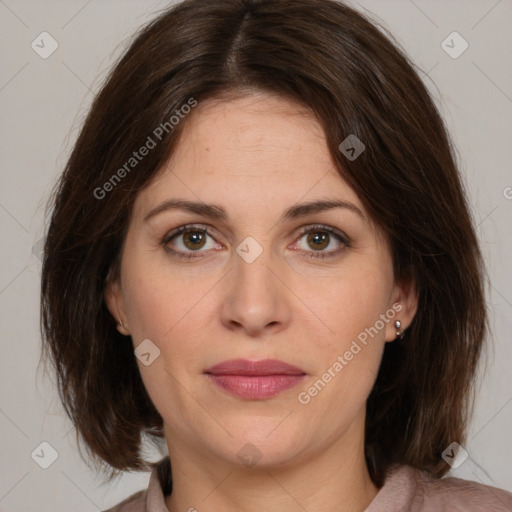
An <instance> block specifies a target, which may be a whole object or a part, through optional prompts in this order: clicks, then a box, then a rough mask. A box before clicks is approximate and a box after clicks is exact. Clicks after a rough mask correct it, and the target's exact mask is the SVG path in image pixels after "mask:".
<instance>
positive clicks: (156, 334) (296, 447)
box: [42, 0, 512, 512]
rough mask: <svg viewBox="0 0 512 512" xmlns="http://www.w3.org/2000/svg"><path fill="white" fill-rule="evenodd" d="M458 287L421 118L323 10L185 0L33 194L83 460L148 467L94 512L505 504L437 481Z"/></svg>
mask: <svg viewBox="0 0 512 512" xmlns="http://www.w3.org/2000/svg"><path fill="white" fill-rule="evenodd" d="M482 275H483V269H482V261H481V256H480V252H479V249H478V244H477V240H476V236H475V232H474V228H473V226H472V223H471V218H470V214H469V211H468V205H467V200H466V198H465V195H464V193H463V190H462V186H461V182H460V177H459V174H458V171H457V168H456V164H455V161H454V157H453V154H452V150H451V146H450V142H449V138H448V135H447V133H446V130H445V128H444V125H443V122H442V120H441V118H440V116H439V114H438V112H437V110H436V108H435V106H434V104H433V102H432V100H431V98H430V96H429V94H428V93H427V91H426V89H425V87H424V85H423V84H422V82H421V80H420V79H419V77H418V76H417V74H416V73H415V71H414V70H413V68H412V65H411V64H410V63H409V62H408V60H407V58H406V57H405V56H404V55H403V53H402V52H401V51H400V50H399V49H398V48H397V47H396V46H395V45H394V44H393V43H391V42H390V40H389V39H388V38H386V37H385V36H384V35H383V34H382V33H381V32H380V31H379V30H378V29H377V28H376V27H375V26H373V25H372V24H371V23H370V22H368V21H367V20H366V19H365V18H364V17H363V16H361V15H360V14H358V13H357V12H355V11H354V10H352V9H351V8H349V7H347V6H345V5H343V4H341V3H336V2H332V1H329V0H297V1H294V2H286V1H284V0H283V1H281V0H278V1H276V0H260V1H258V0H218V1H217V0H216V1H213V2H203V1H201V0H185V1H184V2H182V3H180V4H178V5H176V6H174V7H172V8H171V9H169V10H168V11H167V12H165V13H163V14H162V15H161V16H160V17H159V18H158V19H156V20H154V21H153V22H152V23H151V24H149V25H148V26H147V27H146V28H145V29H144V30H143V31H142V32H141V33H140V34H139V36H138V37H137V38H136V40H135V41H134V42H133V44H132V45H131V47H130V48H129V49H128V51H127V52H126V54H125V55H124V56H123V57H122V58H121V60H120V61H119V63H118V64H117V65H116V67H115V68H114V70H113V71H112V73H111V75H110V76H109V77H108V79H107V81H106V83H105V85H104V87H103V88H102V90H101V92H100V93H99V95H98V96H97V98H96V100H95V102H94V104H93V106H92V108H91V111H90V113H89V116H88V118H87V120H86V122H85V124H84V127H83V129H82V132H81V134H80V136H79V138H78V140H77V143H76V145H75V148H74V150H73V153H72V155H71V157H70V159H69V162H68V164H67V167H66V170H65V172H64V173H63V175H62V178H61V180H60V183H59V186H58V188H57V190H56V193H55V197H54V199H53V212H52V219H51V223H50V226H49V230H48V236H47V240H46V247H45V257H44V266H43V279H42V305H43V315H42V328H43V334H44V339H45V349H46V355H47V358H48V359H49V360H51V361H52V362H53V364H54V365H55V369H56V372H57V376H58V379H59V389H60V393H61V397H62V401H63V404H64V406H65V408H66V411H67V413H68V414H69V416H70V418H71V419H72V421H73V423H74V425H75V426H76V428H77V431H78V432H79V434H80V435H81V437H82V439H83V441H84V442H85V444H86V446H87V448H88V450H89V453H90V454H91V456H92V457H94V458H95V459H96V460H98V461H101V462H102V463H104V464H105V466H106V467H108V468H111V469H112V473H111V474H112V475H113V474H115V472H116V471H122V470H147V469H151V470H152V475H151V478H150V483H149V487H148V489H147V490H146V491H143V492H142V491H141V492H139V493H137V494H135V495H133V496H131V497H129V498H128V499H127V500H126V501H125V502H123V503H121V504H119V505H118V506H117V507H114V508H113V509H111V510H112V511H123V512H127V511H132V510H133V511H135V510H136V511H147V512H164V511H172V512H173V511H177V510H189V511H193V510H199V511H218V510H222V511H230V510H247V511H253V510H254V511H256V510H257V511H260V510H265V511H272V510H280V511H288V510H293V511H295V510H310V511H312V510H336V511H348V510H351V511H353V510H360V511H362V510H368V511H371V512H375V511H381V510H386V511H388V510H422V511H427V510H436V511H439V510H482V511H483V510H485V511H490V510H492V511H502V510H510V509H511V507H512V495H510V494H509V493H507V492H505V491H503V490H499V489H496V488H492V487H486V486H484V485H481V484H477V483H475V482H465V481H462V480H458V479H453V478H450V479H442V480H441V479H440V477H442V476H444V475H445V474H446V473H447V471H448V470H449V469H450V466H451V465H453V464H451V462H452V460H455V459H456V458H459V460H460V457H463V456H464V450H463V449H462V448H460V447H461V445H463V444H464V440H465V430H466V425H467V421H468V418H469V413H470V409H471V396H472V395H471V393H472V389H473V387H472V385H473V379H474V375H475V370H476V368H477V364H478V360H479V355H480V353H481V350H482V343H483V339H484V335H485V330H486V315H485V306H484V298H483V286H482ZM143 434H144V435H146V436H149V438H150V439H153V440H158V439H161V438H164V439H165V442H166V445H167V448H168V451H169V454H170V456H169V457H166V458H164V459H163V460H161V461H159V462H158V463H151V462H149V461H147V460H145V459H144V457H143V454H142V451H141V449H142V443H141V436H142V435H143Z"/></svg>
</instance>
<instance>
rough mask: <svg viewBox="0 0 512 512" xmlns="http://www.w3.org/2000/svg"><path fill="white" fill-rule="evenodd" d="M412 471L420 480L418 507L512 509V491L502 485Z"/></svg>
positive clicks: (493, 511) (484, 510)
mask: <svg viewBox="0 0 512 512" xmlns="http://www.w3.org/2000/svg"><path fill="white" fill-rule="evenodd" d="M412 471H413V473H414V478H415V480H416V482H417V487H416V489H417V492H416V496H415V502H417V503H418V506H419V508H418V510H425V512H427V511H430V510H432V511H434V510H435V511H450V512H452V511H453V512H459V511H461V512H462V511H464V512H465V511H471V512H473V511H474V512H480V511H481V512H506V511H512V494H511V493H509V492H507V491H505V490H503V489H498V488H497V487H491V486H488V485H484V484H481V483H478V482H473V481H470V480H462V479H460V478H454V477H448V478H441V479H436V478H432V477H430V476H428V475H426V474H425V473H420V472H418V471H415V470H412ZM422 505H423V508H422V507H421V506H422Z"/></svg>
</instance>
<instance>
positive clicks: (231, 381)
mask: <svg viewBox="0 0 512 512" xmlns="http://www.w3.org/2000/svg"><path fill="white" fill-rule="evenodd" d="M204 373H205V374H206V375H207V376H208V378H209V380H210V381H211V382H212V383H213V384H215V385H216V386H218V387H220V388H221V389H223V390H224V391H226V392H228V393H230V394H231V395H234V396H237V397H239V398H243V399H246V400H264V399H267V398H271V397H273V396H276V395H277V394H279V393H281V392H282V391H285V390H287V389H290V388H292V387H294V386H296V385H297V384H299V382H301V381H302V380H303V379H304V377H305V376H306V372H304V371H303V370H301V369H300V368H298V367H296V366H293V365H291V364H288V363H285V362H283V361H279V360H276V359H263V360H261V361H249V360H247V359H231V360H229V361H224V362H222V363H219V364H217V365H215V366H212V367H211V368H208V369H207V370H205V372H204Z"/></svg>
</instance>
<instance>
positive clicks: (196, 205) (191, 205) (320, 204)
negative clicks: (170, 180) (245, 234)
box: [144, 199, 366, 222]
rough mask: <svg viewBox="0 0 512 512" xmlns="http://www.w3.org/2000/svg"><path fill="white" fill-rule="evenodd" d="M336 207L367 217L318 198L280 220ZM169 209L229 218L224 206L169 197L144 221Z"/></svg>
mask: <svg viewBox="0 0 512 512" xmlns="http://www.w3.org/2000/svg"><path fill="white" fill-rule="evenodd" d="M335 208H344V209H346V210H349V211H352V212H354V213H356V214H358V215H359V216H360V217H361V218H362V219H363V220H365V219H366V217H365V215H364V214H363V212H362V211H361V210H360V208H358V207H357V206H356V205H355V204H353V203H350V202H348V201H339V200H317V201H310V202H308V203H302V204H298V205H294V206H292V207H290V208H288V209H287V210H285V212H284V213H283V214H282V215H281V218H280V221H283V220H292V219H297V218H300V217H305V216H306V215H311V214H314V213H319V212H324V211H327V210H333V209H335ZM169 210H184V211H187V212H191V213H195V214H197V215H201V216H203V217H209V218H211V219H214V220H219V221H225V220H227V218H228V215H227V213H226V210H224V208H222V206H218V205H216V204H207V203H203V202H199V201H187V200H184V199H169V200H167V201H164V202H163V203H160V204H159V205H158V206H157V207H156V208H153V209H152V210H151V211H149V212H148V213H147V214H146V215H145V217H144V222H146V221H148V220H149V219H151V218H152V217H154V216H155V215H158V214H160V213H163V212H167V211H169Z"/></svg>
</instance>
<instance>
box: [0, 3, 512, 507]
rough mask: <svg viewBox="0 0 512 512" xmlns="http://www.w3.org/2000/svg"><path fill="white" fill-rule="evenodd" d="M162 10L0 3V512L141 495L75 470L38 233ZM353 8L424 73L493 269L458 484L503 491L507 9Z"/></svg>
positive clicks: (507, 444)
mask: <svg viewBox="0 0 512 512" xmlns="http://www.w3.org/2000/svg"><path fill="white" fill-rule="evenodd" d="M168 4H169V2H167V1H156V0H153V1H138V2H137V1H134V0H129V1H127V0H124V1H120V0H118V1H114V0H107V1H104V0H103V1H100V0H90V1H85V0H81V1H69V0H67V1H64V0H60V1H59V0H52V1H46V2H42V1H36V0H32V1H29V0H21V1H15V0H0V39H1V73H0V106H1V112H2V121H1V123H2V124H1V138H0V145H1V155H2V187H1V190H0V223H1V224H0V225H1V228H0V229H1V240H2V245H3V250H2V251H1V256H0V257H1V266H0V315H1V320H0V333H1V336H2V339H1V343H2V345H1V349H2V352H1V353H2V357H1V362H0V364H1V368H2V371H1V388H0V440H1V441H0V443H1V444H0V447H1V453H2V455H1V457H2V469H1V474H0V510H1V511H9V512H14V511H23V512H31V511H34V512H35V511H37V512H43V511H50V510H51V511H52V512H69V511H71V510H73V511H74V512H89V511H97V510H102V509H106V508H108V507H109V506H112V505H113V504H115V503H117V502H119V501H120V500H121V499H122V498H124V497H125V496H127V495H129V494H132V493H133V492H135V491H137V490H139V489H140V488H143V487H145V486H146V484H147V481H148V475H147V474H135V475H126V476H124V477H122V478H121V479H120V480H118V481H117V482H116V483H113V484H109V485H105V486H102V485H101V483H102V481H101V479H100V478H99V477H98V476H97V475H96V474H95V473H94V472H93V471H92V470H90V469H89V468H88V467H87V465H86V464H85V463H84V462H83V461H82V460H81V459H80V457H79V454H78V451H77V448H76V444H75V441H74V434H75V432H74V430H72V428H71V426H70V422H69V421H68V420H67V418H66V417H65V416H64V414H63V411H62V407H61V406H60V404H59V400H58V396H57V393H56V390H55V387H54V386H53V384H52V383H51V381H49V380H48V379H47V378H46V377H45V376H44V374H43V373H42V372H41V371H39V372H37V364H38V361H39V356H40V335H39V332H38V322H39V305H38V299H39V296H38V293H39V279H40V270H41V262H40V258H39V250H40V245H38V242H39V241H40V239H41V238H42V236H43V233H44V226H43V225H44V216H43V213H44V206H45V203H46V199H47V195H48V192H49V191H50V189H51V187H52V186H53V184H54V182H55V179H56V177H57V175H58V174H59V172H60V171H61V170H62V168H63V166H64V164H65V161H66V158H67V156H68V155H69V152H70V149H71V147H72V143H73V141H74V140H75V138H76V136H77V133H78V131H77V130H78V128H79V126H80V123H81V121H82V119H83V116H84V114H85V113H86V111H87V109H88V107H89V105H90V103H91V100H92V98H93V96H94V93H95V92H96V91H97V90H98V87H99V84H100V83H101V80H102V78H103V77H104V76H105V71H106V70H107V69H108V67H109V65H110V64H111V63H112V62H113V61H114V58H115V57H117V56H118V55H120V53H121V52H122V50H123V48H124V47H125V43H126V42H127V41H128V40H129V38H130V36H131V34H132V33H133V32H134V30H135V29H136V28H137V27H139V26H140V25H142V24H143V23H145V22H146V21H148V20H149V19H151V18H152V17H153V15H154V13H155V12H156V11H158V10H159V9H161V8H163V7H165V6H166V5H168ZM354 4H355V5H356V6H357V7H358V8H361V9H367V10H368V11H370V12H371V13H372V16H373V17H374V18H376V19H379V18H380V21H381V23H382V24H383V25H384V26H386V27H387V28H388V29H389V30H391V32H392V33H393V34H394V35H395V37H396V38H397V39H398V41H399V42H400V43H401V44H402V45H403V47H404V48H405V49H406V50H407V52H408V53H409V55H410V56H411V57H412V59H413V61H414V62H415V63H416V64H417V65H418V67H419V68H420V69H421V70H422V76H423V78H424V79H425V82H426V83H427V85H428V87H429V90H431V92H432V93H433V95H434V97H435V98H436V101H437V102H438V105H439V108H440V109H441V111H442V113H443V115H444V117H445V118H446V120H447V123H448V126H449V128H450V129H451V131H452V134H453V137H454V140H455V143H456V145H457V148H458V150H459V153H460V160H461V169H462V171H463V173H464V175H465V176H466V180H467V185H468V193H469V196H470V199H471V204H472V207H473V211H474V215H475V218H476V223H477V224H478V234H479V237H480V240H481V242H482V244H483V251H484V254H485V257H486V260H487V263H488V267H489V276H490V283H491V284H490V287H489V295H488V304H489V309H490V312H491V316H492V325H493V343H492V345H493V349H492V350H491V351H490V353H489V357H488V364H487V373H486V375H485V377H484V378H483V379H482V385H481V388H480V391H479V393H478V401H477V407H476V413H475V416H474V419H473V422H472V424H471V429H470V435H469V440H468V443H467V445H466V447H465V448H466V449H467V451H468V452H469V459H468V460H467V461H466V462H465V463H464V464H462V466H460V468H459V469H458V470H456V471H454V474H456V475H457V476H462V477H465V478H470V479H473V480H478V481H481V482H484V483H486V484H490V485H495V486H498V487H502V488H505V489H508V490H510V491H512V471H511V470H510V458H511V456H512V446H511V443H512V442H511V438H510V430H511V429H510V427H511V424H512V384H511V377H510V367H511V360H512V348H511V344H510V331H511V328H512V322H511V318H512V289H511V286H510V284H511V283H512V279H511V278H512V258H511V257H510V255H511V254H512V245H511V244H512V242H511V240H512V237H511V235H512V230H511V213H512V188H511V187H512V172H511V168H510V156H509V155H510V150H511V147H512V144H511V143H512V137H511V134H512V123H511V121H512V60H511V59H510V53H511V52H510V50H511V42H512V32H511V31H510V26H512V2H511V0H500V1H496V0H471V1H469V0H451V1H440V0H414V1H413V0H365V1H362V2H357V3H356V2H354ZM43 31H47V32H49V33H50V34H51V35H52V37H53V38H55V40H56V41H57V42H58V45H59V46H58V49H57V50H56V51H55V53H53V54H52V55H51V56H50V57H49V58H47V59H42V58H41V57H40V56H39V55H38V54H37V53H36V52H35V51H34V50H33V49H32V48H31V42H32V41H33V40H34V39H35V38H36V37H37V36H38V35H39V34H40V33H41V32H43ZM453 31H457V32H459V33H460V34H461V35H462V37H463V38H464V39H465V40H466V41H467V42H468V43H469V48H468V49H467V51H465V52H464V53H463V54H462V55H461V56H460V57H458V58H457V59H453V58H451V57H450V56H449V55H448V54H447V53H446V52H445V51H444V50H443V48H442V47H441V42H442V41H443V40H445V38H446V37H447V36H448V35H449V34H450V33H452V32H453ZM457 44H458V43H457ZM434 84H435V85H434ZM397 108H400V107H399V106H397ZM446 321H447V322H449V321H450V318H447V319H446ZM43 441H46V442H48V443H50V444H51V446H52V447H54V449H55V450H56V451H57V452H58V458H57V460H56V461H55V462H54V463H53V464H52V465H51V466H50V467H49V468H48V469H42V468H40V467H39V466H38V465H37V464H36V463H35V462H34V460H33V459H32V458H31V453H32V452H33V451H34V449H36V447H38V446H39V445H40V443H41V442H43ZM152 456H153V458H160V456H161V454H159V453H155V452H153V453H152Z"/></svg>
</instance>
